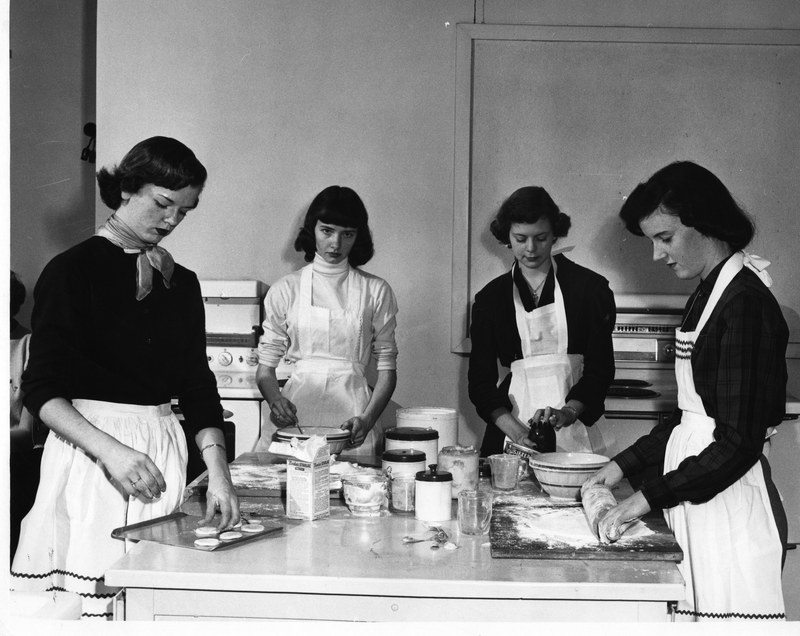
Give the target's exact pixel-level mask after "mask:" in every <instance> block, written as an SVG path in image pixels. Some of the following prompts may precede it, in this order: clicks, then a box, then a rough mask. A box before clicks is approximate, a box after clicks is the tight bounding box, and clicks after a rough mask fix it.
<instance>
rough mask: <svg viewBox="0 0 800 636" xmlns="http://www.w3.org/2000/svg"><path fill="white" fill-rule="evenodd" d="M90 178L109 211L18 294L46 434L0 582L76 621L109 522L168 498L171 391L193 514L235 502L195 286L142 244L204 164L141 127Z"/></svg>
mask: <svg viewBox="0 0 800 636" xmlns="http://www.w3.org/2000/svg"><path fill="white" fill-rule="evenodd" d="M97 179H98V184H99V186H100V195H101V197H102V199H103V201H104V202H105V203H106V205H108V206H109V207H110V208H111V209H112V210H115V212H114V214H112V215H111V217H110V218H109V219H108V220H107V221H106V223H105V224H104V225H103V226H102V227H101V228H100V229H99V230H98V232H97V234H96V235H95V236H93V237H91V238H89V239H87V240H85V241H84V242H82V243H80V244H78V245H76V246H75V247H73V248H71V249H69V250H67V251H66V252H63V253H62V254H59V255H58V256H56V257H55V258H53V260H52V261H50V263H49V264H48V265H47V266H46V267H45V269H44V271H43V272H42V274H41V276H40V278H39V281H38V282H37V284H36V287H35V289H34V308H33V316H32V321H31V326H32V336H31V343H30V358H29V360H28V366H27V368H26V370H25V373H24V374H23V382H22V391H23V393H24V396H25V397H24V401H25V406H26V407H27V408H28V409H29V410H30V411H31V413H32V414H33V415H34V416H38V417H39V418H40V419H41V420H42V421H43V422H44V423H45V424H46V425H47V426H48V428H49V429H50V430H51V434H50V435H49V436H48V438H47V442H46V443H45V448H44V454H43V457H42V473H41V482H40V485H39V489H38V492H37V494H36V501H35V503H34V505H33V508H32V509H31V511H30V513H29V514H28V516H27V517H26V518H25V519H24V521H23V523H22V530H21V537H20V542H19V547H18V548H17V552H16V555H15V557H14V561H13V565H12V572H11V575H12V579H11V584H12V588H13V589H17V590H28V591H34V590H36V591H49V590H67V591H71V592H76V593H78V594H80V595H81V598H82V601H83V616H84V617H95V618H110V617H111V610H110V608H111V602H112V598H113V596H114V595H115V594H116V592H117V591H118V590H117V589H114V588H109V587H107V586H106V585H105V582H104V574H105V571H106V569H108V567H109V566H110V565H112V564H113V563H114V562H115V561H116V560H117V559H119V558H120V557H122V556H123V555H124V553H125V542H124V541H119V540H116V539H113V538H112V537H111V531H112V530H113V529H114V528H117V527H120V526H125V525H131V524H134V523H137V522H141V521H146V520H149V519H152V518H155V517H159V516H163V515H166V514H169V513H171V512H173V511H174V510H175V508H176V507H177V506H178V505H179V504H180V503H181V498H182V492H183V489H184V486H185V478H186V461H187V445H186V437H185V435H184V432H183V430H182V429H181V425H180V423H179V422H178V419H177V418H176V416H175V415H174V413H173V412H172V409H171V407H170V401H171V398H173V397H177V398H178V403H179V405H180V408H181V410H182V411H183V413H184V416H185V418H186V427H187V431H188V432H189V433H190V438H191V439H193V441H194V442H195V443H196V444H197V445H198V447H199V448H200V452H201V455H202V457H203V459H204V461H205V463H206V465H207V467H208V476H209V482H208V493H207V495H206V499H207V514H206V522H207V523H210V522H211V521H212V518H213V517H214V512H215V509H219V510H220V513H221V514H220V517H219V519H218V522H217V523H216V524H215V525H217V527H218V528H219V529H222V528H225V527H227V526H229V525H233V524H235V523H237V522H238V521H239V508H238V500H237V497H236V493H235V491H234V489H233V485H232V483H231V477H230V472H229V470H228V465H227V461H226V453H225V440H224V437H223V434H222V422H223V419H222V407H221V405H220V401H219V394H218V393H217V389H216V381H215V379H214V376H213V374H212V373H211V371H210V370H209V368H208V362H207V360H206V351H205V321H204V312H203V300H202V297H201V295H200V285H199V283H198V280H197V277H196V275H195V274H194V273H193V272H191V271H189V270H188V269H186V268H184V267H181V266H180V265H178V264H176V263H175V262H174V261H173V260H172V257H171V255H170V254H169V252H167V251H166V250H165V249H164V248H162V247H160V246H159V245H158V243H159V242H160V241H161V239H162V238H164V237H165V236H168V235H169V234H170V233H171V232H172V231H173V230H174V229H175V227H176V226H177V225H178V224H179V223H181V221H183V219H184V218H185V217H186V216H187V215H188V214H190V212H191V211H193V210H194V209H195V208H196V207H197V204H198V202H199V198H200V192H201V190H202V189H203V186H204V184H205V180H206V169H205V168H204V167H203V165H202V164H201V163H200V162H199V161H198V160H197V158H196V157H195V155H194V153H193V152H192V151H191V150H190V149H189V148H187V147H186V146H184V145H183V144H182V143H180V142H179V141H177V140H175V139H170V138H167V137H153V138H150V139H147V140H145V141H142V142H140V143H139V144H137V145H136V146H134V147H133V148H132V149H131V150H130V151H129V152H128V153H127V154H126V155H125V157H124V158H123V160H122V162H121V163H120V164H119V166H117V167H116V168H115V169H113V170H107V169H103V170H101V171H100V172H99V173H98V175H97Z"/></svg>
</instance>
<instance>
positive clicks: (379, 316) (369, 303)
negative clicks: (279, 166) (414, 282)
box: [257, 186, 397, 455]
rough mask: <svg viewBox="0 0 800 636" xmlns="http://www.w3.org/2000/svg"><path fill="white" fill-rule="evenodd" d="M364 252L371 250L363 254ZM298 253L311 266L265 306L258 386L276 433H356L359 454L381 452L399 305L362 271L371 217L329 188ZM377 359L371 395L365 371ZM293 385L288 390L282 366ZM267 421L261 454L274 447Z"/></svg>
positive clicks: (354, 199)
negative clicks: (296, 428)
mask: <svg viewBox="0 0 800 636" xmlns="http://www.w3.org/2000/svg"><path fill="white" fill-rule="evenodd" d="M364 245H367V248H366V249H365V248H364ZM295 248H296V249H298V250H303V251H305V252H306V258H307V260H312V263H311V264H310V265H307V266H305V267H304V268H302V269H301V270H300V271H299V272H294V273H293V274H290V275H289V276H286V277H284V278H283V279H281V280H280V281H278V282H277V283H276V284H275V285H274V286H273V287H272V288H271V289H270V291H269V293H268V294H267V298H266V299H265V318H264V324H263V327H264V335H263V336H262V338H261V341H260V345H259V361H260V364H259V368H258V372H257V378H258V382H259V386H260V387H261V390H262V394H263V395H264V396H265V399H266V400H267V403H268V404H269V405H270V416H269V417H270V419H271V421H272V422H274V423H275V424H276V425H278V426H281V427H283V426H291V425H293V424H299V425H300V426H301V427H304V426H309V427H313V426H321V427H331V428H337V429H338V428H345V429H349V430H351V440H350V443H351V446H353V447H357V448H356V450H354V451H352V452H353V453H355V454H362V455H363V454H368V455H372V454H374V453H376V452H377V451H378V450H379V448H380V444H381V442H382V437H383V427H382V426H380V425H378V426H376V424H378V422H379V416H380V415H381V413H382V411H383V409H384V408H385V406H386V404H387V403H388V401H389V398H390V397H391V394H392V391H393V390H394V386H395V382H396V371H395V367H396V357H397V346H396V344H395V340H394V329H395V324H396V319H395V316H396V314H397V303H396V301H395V299H394V294H393V293H392V290H391V288H390V287H389V285H388V284H387V283H386V282H385V281H383V280H382V279H380V278H378V277H376V276H372V275H370V274H367V273H365V272H362V271H361V270H359V269H357V266H358V265H362V264H363V263H365V262H366V261H367V260H369V257H371V256H372V242H371V238H370V232H369V226H368V221H367V213H366V210H365V209H364V207H363V203H361V200H360V199H359V198H358V195H357V194H356V193H355V192H353V191H352V190H350V189H349V188H342V187H340V186H331V187H329V188H326V189H325V190H323V191H322V192H321V193H320V194H319V195H318V196H317V197H316V198H315V200H314V201H313V202H312V204H311V206H310V207H309V211H308V213H307V214H306V220H305V223H304V227H303V229H302V230H301V232H300V235H299V236H298V239H297V241H296V242H295ZM371 358H374V359H375V361H376V370H377V381H376V384H375V391H374V392H373V391H371V390H370V387H369V385H368V382H367V378H366V369H367V366H368V365H369V363H370V360H371ZM284 359H285V360H286V361H287V362H288V363H289V364H288V367H289V368H291V369H292V372H291V377H290V378H289V380H288V382H287V383H286V385H285V386H284V387H283V390H282V391H281V390H280V389H279V388H278V384H277V380H276V375H275V368H276V367H277V364H278V363H279V362H280V361H281V360H284ZM270 430H271V429H270V427H269V426H267V425H266V423H262V436H261V439H260V440H259V442H258V444H257V449H266V448H268V447H269V444H270V438H271V434H270V433H269V431H270Z"/></svg>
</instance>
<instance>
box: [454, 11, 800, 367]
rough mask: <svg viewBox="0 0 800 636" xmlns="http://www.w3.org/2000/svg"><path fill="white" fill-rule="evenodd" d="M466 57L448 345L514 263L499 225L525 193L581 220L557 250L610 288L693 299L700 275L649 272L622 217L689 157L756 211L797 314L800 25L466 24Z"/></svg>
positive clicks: (783, 291)
mask: <svg viewBox="0 0 800 636" xmlns="http://www.w3.org/2000/svg"><path fill="white" fill-rule="evenodd" d="M456 57H457V59H456V73H457V77H456V100H455V110H456V112H455V160H454V170H455V173H454V194H453V215H454V217H453V228H454V235H453V255H452V271H453V278H452V305H451V349H452V351H454V352H459V353H465V352H468V351H469V311H470V303H471V301H472V299H473V298H474V295H475V293H476V292H477V291H479V290H480V289H481V288H482V287H483V286H484V285H485V284H486V283H487V282H489V281H490V280H491V279H493V278H495V277H496V276H498V275H500V274H502V273H503V272H504V271H506V270H507V269H508V268H509V267H510V264H511V255H510V254H509V253H508V250H506V248H505V247H504V246H502V245H499V244H498V243H497V241H496V240H495V239H494V238H493V237H492V236H491V234H490V233H489V231H488V225H489V222H490V220H491V219H492V218H493V215H494V213H495V212H496V210H497V208H498V206H499V205H500V203H501V202H502V201H503V200H504V199H505V198H506V197H507V196H508V195H510V194H511V192H513V191H514V190H516V189H517V188H519V187H521V186H524V185H541V186H543V187H545V189H547V190H548V192H549V193H550V194H551V196H552V197H553V199H554V200H555V202H556V203H557V204H558V205H559V207H560V208H561V209H562V211H564V212H566V213H567V214H569V215H570V216H571V218H572V223H573V227H572V229H571V230H570V234H569V236H568V237H567V238H566V239H562V241H561V243H560V244H561V245H562V247H564V246H569V247H574V250H573V251H572V253H571V254H570V255H569V258H573V260H575V261H577V262H578V263H580V264H581V265H585V266H586V267H589V268H591V269H594V270H595V271H598V272H599V273H601V274H603V275H604V276H605V277H606V278H607V279H608V280H609V283H610V285H611V288H612V290H614V291H615V293H620V292H622V293H669V294H675V293H677V294H689V293H690V292H691V290H692V289H693V288H694V286H695V284H696V282H697V281H693V282H686V281H679V280H677V279H676V278H675V277H674V275H673V274H672V273H671V272H669V271H667V270H666V268H664V267H663V266H661V265H659V264H657V263H653V262H652V260H651V258H650V247H649V245H648V242H647V241H646V240H644V239H642V240H637V239H636V237H633V236H631V235H630V234H628V233H627V232H626V231H625V230H624V228H623V227H622V225H621V223H620V222H619V221H618V218H617V213H618V211H619V208H620V206H621V205H622V202H623V200H624V197H625V196H626V195H627V194H628V193H629V192H630V191H631V190H632V189H633V188H634V187H635V185H636V184H637V183H639V182H640V181H643V180H645V179H646V178H647V177H649V176H650V174H652V173H653V172H655V171H656V170H657V169H659V168H661V167H662V166H664V165H666V164H667V163H670V162H671V161H676V160H680V159H690V160H693V161H696V162H698V163H700V164H701V165H704V166H705V167H707V168H709V169H710V170H712V171H713V172H714V173H715V174H717V175H718V176H719V177H720V178H721V179H722V181H723V182H724V183H725V184H726V185H728V187H729V188H730V189H731V191H732V192H733V193H734V195H735V196H737V198H738V199H739V200H740V202H741V203H742V204H743V205H744V207H745V209H747V210H749V211H751V213H752V214H753V216H754V217H755V219H756V225H757V227H758V230H759V231H758V234H757V236H756V240H755V242H754V244H753V245H752V251H753V252H756V253H759V254H762V255H765V256H767V258H769V260H771V261H772V263H773V266H772V269H771V270H770V271H771V272H773V278H775V280H776V285H775V287H773V291H774V292H775V295H776V297H778V299H779V301H780V302H781V304H784V305H788V306H789V307H791V308H793V309H794V310H795V311H800V290H797V289H794V287H793V286H792V285H791V278H792V271H793V267H794V265H793V259H792V258H791V257H792V255H793V254H796V252H797V249H796V247H795V245H794V238H793V237H796V236H797V235H798V234H800V220H799V219H798V218H797V215H795V213H794V209H795V207H796V191H795V184H796V183H798V181H800V174H798V170H799V168H798V166H800V106H798V104H800V31H798V30H754V29H685V28H628V27H543V26H523V25H474V24H467V25H458V36H457V49H456ZM557 245H559V244H557ZM781 281H782V282H781Z"/></svg>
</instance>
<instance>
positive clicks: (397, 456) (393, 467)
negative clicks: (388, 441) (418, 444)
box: [381, 448, 425, 479]
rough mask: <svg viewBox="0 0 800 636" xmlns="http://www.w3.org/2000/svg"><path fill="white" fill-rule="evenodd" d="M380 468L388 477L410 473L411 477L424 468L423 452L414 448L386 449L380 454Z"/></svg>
mask: <svg viewBox="0 0 800 636" xmlns="http://www.w3.org/2000/svg"><path fill="white" fill-rule="evenodd" d="M381 469H382V470H383V472H384V473H386V474H387V475H389V476H390V477H396V476H397V475H411V477H412V479H413V478H414V476H415V475H416V474H417V473H418V472H419V471H421V470H425V453H424V452H423V451H421V450H416V449H415V448H395V449H392V450H386V451H384V452H383V455H382V456H381Z"/></svg>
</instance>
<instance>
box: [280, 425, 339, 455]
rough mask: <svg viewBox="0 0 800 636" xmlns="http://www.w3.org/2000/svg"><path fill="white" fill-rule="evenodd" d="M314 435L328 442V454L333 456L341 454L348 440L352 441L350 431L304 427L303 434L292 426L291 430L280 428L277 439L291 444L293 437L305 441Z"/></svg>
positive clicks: (322, 427)
mask: <svg viewBox="0 0 800 636" xmlns="http://www.w3.org/2000/svg"><path fill="white" fill-rule="evenodd" d="M312 435H320V436H321V437H324V438H325V439H326V440H327V442H328V452H329V453H330V454H331V455H338V454H339V453H341V452H342V451H343V450H344V448H345V446H347V440H348V439H350V431H345V430H342V429H341V428H333V427H327V426H304V427H303V432H302V433H301V432H300V431H299V430H298V429H297V428H295V427H293V426H290V427H289V428H279V429H278V432H277V437H278V439H279V440H281V441H282V442H290V441H291V440H292V438H293V437H296V438H297V439H299V440H300V441H303V440H306V439H308V438H309V437H311V436H312Z"/></svg>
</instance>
